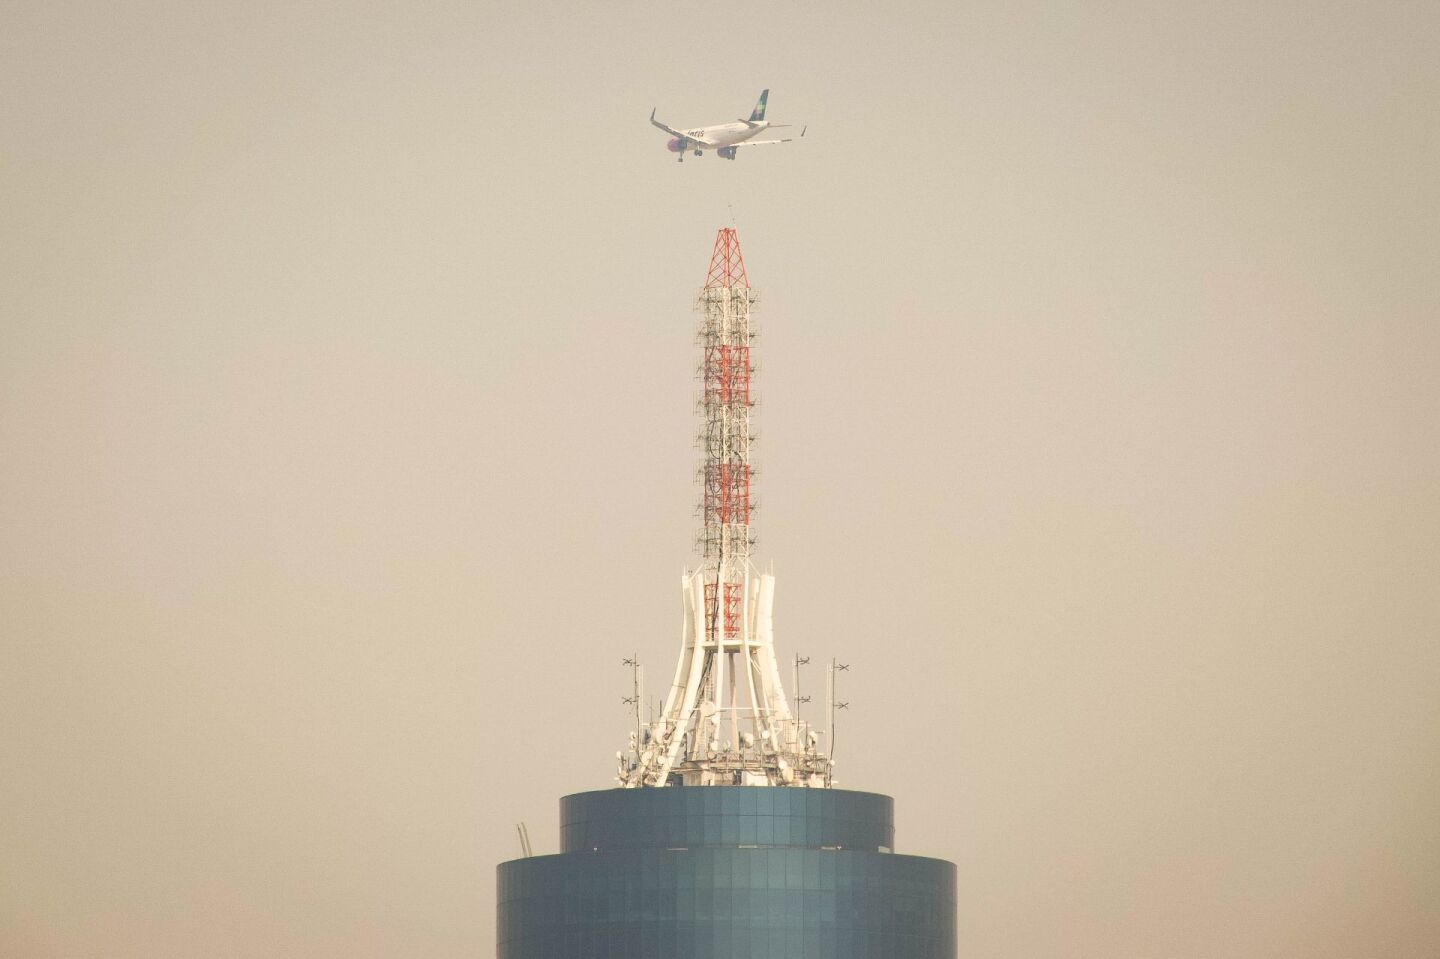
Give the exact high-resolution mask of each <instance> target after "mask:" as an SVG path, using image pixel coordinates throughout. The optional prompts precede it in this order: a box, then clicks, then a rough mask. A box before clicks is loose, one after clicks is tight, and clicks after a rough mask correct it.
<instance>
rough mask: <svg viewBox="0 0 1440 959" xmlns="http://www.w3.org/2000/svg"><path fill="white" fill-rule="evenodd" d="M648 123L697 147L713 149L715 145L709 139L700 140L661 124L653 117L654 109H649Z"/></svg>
mask: <svg viewBox="0 0 1440 959" xmlns="http://www.w3.org/2000/svg"><path fill="white" fill-rule="evenodd" d="M650 123H651V125H652V126H657V127H659V128H660V129H662V130H664V131H665V132H666V133H668V134H670V135H671V136H672V137H679V138H680V139H682V140H688V141H689V142H691V143H693V144H695V145H696V146H698V147H705V148H706V149H713V148H714V146H715V144H713V143H711V142H710V141H709V140H701V139H699V138H697V137H692V136H691V135H690V134H688V133H681V132H680V131H679V130H677V129H675V128H674V127H667V126H666V125H665V124H663V123H661V122H660V121H659V120H657V119H655V111H654V110H651V111H650Z"/></svg>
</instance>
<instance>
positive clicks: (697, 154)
mask: <svg viewBox="0 0 1440 959" xmlns="http://www.w3.org/2000/svg"><path fill="white" fill-rule="evenodd" d="M695 155H696V156H697V157H698V156H704V155H705V154H704V153H702V152H701V151H699V150H696V151H695Z"/></svg>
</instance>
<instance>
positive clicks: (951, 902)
mask: <svg viewBox="0 0 1440 959" xmlns="http://www.w3.org/2000/svg"><path fill="white" fill-rule="evenodd" d="M755 303H756V295H755V291H754V290H752V289H751V288H750V285H749V281H748V278H747V276H746V272H745V261H744V258H743V256H742V255H741V252H740V243H739V240H738V238H737V237H736V234H735V231H734V230H733V229H722V230H720V232H719V234H718V235H717V237H716V240H715V247H714V251H713V253H712V255H711V259H710V269H709V271H708V272H707V274H706V279H705V285H704V287H703V288H702V289H701V291H700V295H699V297H698V299H697V302H696V307H697V310H698V311H699V313H700V326H699V331H698V337H697V338H698V340H699V344H700V348H701V363H700V371H701V379H702V383H703V389H702V393H701V397H700V402H699V411H700V419H701V423H700V431H699V445H700V449H701V462H700V466H699V469H698V472H697V478H698V479H699V482H700V486H701V496H700V505H699V513H700V516H701V518H702V526H701V530H700V533H699V536H698V542H697V545H698V547H699V551H700V554H701V561H700V563H699V565H698V567H697V568H696V569H694V570H693V571H688V572H687V573H686V574H685V575H684V576H683V577H682V581H681V595H682V603H683V605H684V610H685V620H684V627H683V630H682V635H681V649H680V658H679V662H678V664H677V666H676V670H675V677H674V680H673V681H672V683H671V685H670V688H669V690H668V692H667V694H666V697H665V703H664V707H663V709H662V711H661V713H660V715H659V716H658V717H657V718H656V719H654V720H653V721H651V722H649V723H645V724H641V723H640V722H639V721H638V720H639V716H640V712H639V711H640V703H639V701H638V700H639V696H638V695H637V697H636V703H635V708H636V711H637V729H636V731H635V732H633V733H631V734H630V742H629V744H628V747H627V748H626V749H625V750H622V751H621V752H620V753H619V754H618V760H619V769H618V772H617V775H616V781H617V783H618V787H619V788H613V789H604V790H597V791H593V792H583V793H577V794H575V795H572V796H566V797H565V798H563V799H562V800H561V802H560V853H559V854H558V855H552V856H526V857H525V858H522V859H517V860H514V861H512V862H507V863H502V864H501V865H500V867H499V874H498V883H497V888H498V899H499V921H498V926H497V939H498V946H499V953H498V954H499V956H500V959H579V957H586V959H732V957H733V959H952V957H953V956H954V955H955V867H954V866H953V865H952V864H951V863H948V862H944V861H942V860H938V859H928V858H923V857H919V856H905V855H899V854H897V853H896V852H895V828H894V815H893V809H894V803H893V801H892V800H891V799H890V797H888V796H883V795H879V794H877V793H866V792H855V791H851V790H844V789H837V788H834V786H833V775H832V773H833V763H832V761H831V758H830V756H829V754H828V752H827V748H828V739H827V738H826V734H827V732H828V731H827V730H821V729H815V728H813V727H812V726H811V725H810V724H809V723H807V722H805V721H803V720H802V719H801V718H800V715H799V712H798V709H797V708H792V705H791V703H790V702H789V701H788V700H787V699H786V696H785V690H784V687H783V685H782V682H781V676H780V670H779V666H778V661H777V657H776V654H775V647H774V636H773V629H772V621H771V606H772V603H773V600H774V594H775V579H774V577H773V576H772V575H770V574H769V573H764V572H760V571H759V570H758V569H757V568H756V567H755V566H754V564H753V563H752V561H751V559H750V549H751V546H752V545H753V543H754V535H753V532H752V529H751V525H750V521H751V514H752V512H753V505H754V504H753V499H752V496H751V481H752V479H753V476H754V471H753V468H752V467H751V463H750V448H751V443H752V438H753V436H752V432H751V425H750V411H751V409H752V407H753V405H754V398H753V395H752V391H751V377H752V374H753V372H754V364H753V362H752V358H751V352H752V349H753V347H754V342H755V330H754V328H753V327H752V325H751V322H750V313H751V310H752V309H753V307H754V306H755ZM831 676H832V678H833V671H832V674H831ZM797 705H798V704H797ZM822 740H824V741H822Z"/></svg>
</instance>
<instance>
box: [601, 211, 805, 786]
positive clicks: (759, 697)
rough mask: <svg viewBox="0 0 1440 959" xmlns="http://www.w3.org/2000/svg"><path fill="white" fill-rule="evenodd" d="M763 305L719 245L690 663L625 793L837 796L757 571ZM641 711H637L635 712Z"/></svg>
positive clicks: (736, 243) (638, 756) (686, 631)
mask: <svg viewBox="0 0 1440 959" xmlns="http://www.w3.org/2000/svg"><path fill="white" fill-rule="evenodd" d="M757 299H758V297H757V294H756V292H755V291H754V290H752V289H751V288H750V283H749V281H748V279H747V278H746V275H745V259H744V257H743V256H742V255H741V253H740V240H739V238H738V237H737V236H736V234H735V231H734V230H733V229H728V228H727V229H722V230H721V231H720V232H719V234H718V235H717V236H716V237H715V249H714V252H713V253H712V254H711V257H710V269H709V272H708V273H707V274H706V276H705V286H704V287H703V288H702V289H701V290H700V294H699V296H698V297H697V298H696V302H695V308H696V310H697V311H698V312H699V314H700V324H699V330H698V332H697V334H696V339H697V341H698V343H699V346H700V369H699V375H700V380H701V392H700V397H699V402H698V403H697V408H698V412H699V414H700V431H699V436H698V438H697V439H698V442H697V445H698V446H699V448H700V466H699V469H698V472H697V479H698V480H699V484H700V490H701V492H700V505H699V514H700V517H701V522H702V525H701V528H700V533H699V536H698V538H697V540H698V542H697V545H698V547H699V550H700V554H701V561H700V565H699V567H698V568H697V569H695V570H693V571H691V570H687V571H686V572H685V574H684V576H683V577H682V579H681V593H682V599H683V603H684V609H685V619H684V626H683V628H682V633H681V638H680V661H679V662H678V663H677V664H676V667H675V679H674V681H673V682H672V683H671V685H670V690H669V693H668V694H667V696H666V699H665V706H664V710H663V712H662V713H661V715H660V717H659V718H658V719H656V720H655V721H654V722H652V723H649V724H647V725H643V726H642V727H641V728H640V730H639V732H638V733H635V734H632V735H631V742H630V748H629V749H628V750H626V751H624V752H622V753H621V756H620V770H619V774H618V776H617V778H618V779H619V781H620V783H621V785H624V786H666V785H687V786H720V785H727V786H728V785H735V786H766V785H771V786H790V785H793V786H828V785H830V768H831V763H830V759H829V757H828V756H826V755H825V753H824V752H822V751H821V750H820V749H819V746H818V743H819V732H818V731H812V730H811V729H810V728H809V727H808V725H807V724H805V723H804V722H802V721H800V720H799V719H798V718H797V717H796V715H795V714H794V713H793V712H792V711H791V708H790V704H789V702H788V701H787V700H786V698H785V690H784V688H783V687H782V685H781V682H780V670H779V666H778V663H777V662H776V658H775V646H774V637H773V630H772V623H771V605H772V603H773V601H774V597H775V577H774V576H772V575H771V574H770V573H768V572H766V573H762V572H760V571H759V570H757V569H756V568H755V567H754V565H753V564H752V563H751V561H750V547H751V546H752V545H753V544H754V542H755V536H754V531H753V530H752V529H751V526H750V520H751V516H752V514H753V513H754V508H755V503H754V499H753V496H752V480H753V479H754V475H755V471H754V467H752V466H751V463H750V449H751V445H752V443H753V439H754V438H753V435H752V432H751V427H750V414H751V411H752V410H753V409H754V406H755V397H754V393H753V391H752V389H751V379H752V377H753V375H754V372H755V366H754V362H753V360H752V350H753V348H754V344H755V336H756V330H755V327H754V325H753V324H752V323H751V319H750V314H751V313H752V312H753V311H754V309H755V305H756V301H757ZM637 708H638V704H637Z"/></svg>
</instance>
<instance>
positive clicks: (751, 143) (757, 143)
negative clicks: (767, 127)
mask: <svg viewBox="0 0 1440 959" xmlns="http://www.w3.org/2000/svg"><path fill="white" fill-rule="evenodd" d="M793 139H795V138H794V137H786V138H785V139H783V140H741V141H740V142H739V143H732V144H730V146H729V148H728V149H731V150H734V149H736V148H737V147H763V146H769V145H770V144H772V143H789V142H790V141H791V140H793Z"/></svg>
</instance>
